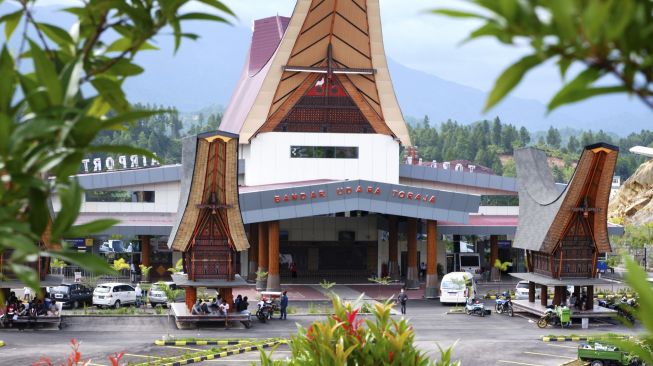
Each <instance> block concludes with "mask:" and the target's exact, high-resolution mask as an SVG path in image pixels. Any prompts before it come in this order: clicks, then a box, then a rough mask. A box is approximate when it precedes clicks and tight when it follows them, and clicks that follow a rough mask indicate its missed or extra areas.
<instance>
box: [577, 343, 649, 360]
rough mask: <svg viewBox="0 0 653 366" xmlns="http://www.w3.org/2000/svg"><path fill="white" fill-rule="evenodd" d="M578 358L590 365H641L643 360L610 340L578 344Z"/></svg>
mask: <svg viewBox="0 0 653 366" xmlns="http://www.w3.org/2000/svg"><path fill="white" fill-rule="evenodd" d="M578 358H579V359H581V360H582V361H584V362H588V363H589V364H590V366H612V365H624V366H640V365H642V362H641V361H640V360H639V359H637V357H633V356H631V355H630V354H629V353H628V352H624V351H622V350H620V349H619V348H618V347H617V346H615V345H613V344H610V343H608V342H604V341H602V342H588V343H583V344H581V345H579V346H578Z"/></svg>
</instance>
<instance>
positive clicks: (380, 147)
mask: <svg viewBox="0 0 653 366" xmlns="http://www.w3.org/2000/svg"><path fill="white" fill-rule="evenodd" d="M290 146H357V147H358V159H314V158H290ZM241 147H242V146H241ZM242 157H243V158H244V159H246V162H245V185H248V186H256V185H263V184H273V183H285V182H297V181H305V180H314V179H334V180H344V179H352V180H353V179H366V180H372V181H378V182H385V183H395V184H396V183H398V182H399V143H398V142H397V141H395V140H394V139H393V138H392V137H390V136H386V135H379V134H350V133H301V132H267V133H262V134H259V135H257V136H256V137H255V138H254V139H253V140H252V141H251V144H250V146H249V148H247V149H246V150H243V151H242Z"/></svg>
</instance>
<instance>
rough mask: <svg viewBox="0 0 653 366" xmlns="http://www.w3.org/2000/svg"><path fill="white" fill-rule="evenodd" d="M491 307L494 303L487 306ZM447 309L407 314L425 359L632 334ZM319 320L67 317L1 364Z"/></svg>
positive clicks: (524, 360) (508, 357) (23, 335)
mask: <svg viewBox="0 0 653 366" xmlns="http://www.w3.org/2000/svg"><path fill="white" fill-rule="evenodd" d="M487 306H489V307H492V306H493V302H492V301H487ZM450 308H451V307H450V306H442V305H440V303H439V302H438V301H427V300H411V301H410V302H409V304H408V314H407V315H406V316H407V318H408V319H409V321H410V323H411V324H412V325H413V327H414V329H415V334H416V342H417V345H418V347H420V348H421V349H422V350H424V351H425V352H426V353H427V354H428V355H429V356H430V357H432V358H437V357H438V355H439V351H438V345H439V346H441V347H443V348H446V347H449V346H452V345H455V346H454V357H455V358H456V359H460V360H461V361H462V364H463V365H504V366H505V365H523V366H549V365H551V366H553V365H560V364H562V363H565V362H567V361H570V360H572V359H574V358H575V354H576V347H577V343H573V342H570V343H545V342H543V341H542V340H541V338H542V336H547V335H551V334H555V335H570V334H576V335H577V334H582V335H591V334H601V333H607V332H612V333H628V334H632V333H633V332H634V331H636V330H631V329H628V328H625V327H624V326H622V325H614V324H612V323H610V322H606V321H600V322H592V323H591V324H590V328H589V329H580V324H575V325H574V326H573V327H572V328H571V329H564V330H562V329H560V328H551V327H548V328H546V329H539V328H537V326H536V324H535V322H534V318H531V317H530V316H527V315H525V314H516V315H515V316H514V317H512V318H510V317H508V316H506V315H500V314H495V313H493V314H492V315H491V316H486V317H484V318H481V317H477V316H468V315H464V314H448V310H449V309H450ZM319 318H321V316H313V315H305V316H295V317H293V316H289V319H288V320H287V321H282V320H276V319H275V320H272V321H269V322H267V323H265V324H263V323H259V322H257V321H255V322H254V323H253V326H252V328H251V329H244V328H242V327H238V328H231V329H228V330H225V329H224V328H223V327H221V326H219V327H214V328H201V329H192V330H178V329H176V327H175V326H174V322H168V320H167V319H166V318H161V317H158V318H156V317H123V318H113V317H108V318H107V317H77V318H70V319H65V321H64V328H63V329H62V330H25V331H18V330H13V329H12V330H0V340H3V341H5V343H6V346H5V347H1V348H0V365H31V364H32V363H33V362H34V361H37V360H38V359H39V358H40V357H43V356H45V357H50V358H52V359H54V360H63V359H64V358H65V357H66V355H67V354H68V353H69V350H70V348H69V347H68V342H69V341H70V339H72V338H76V339H77V340H78V341H79V342H80V343H81V348H80V350H81V352H82V357H83V358H84V359H89V358H90V359H91V366H98V365H109V362H108V361H107V356H108V355H111V354H113V353H115V352H125V353H126V354H127V355H126V356H125V359H126V360H128V361H130V362H145V361H147V360H148V359H157V358H159V357H164V356H167V355H175V354H182V353H185V352H193V350H197V349H202V347H193V346H189V347H162V346H156V345H154V341H155V340H157V339H161V338H162V337H164V336H165V337H177V338H182V337H196V338H202V337H210V338H260V339H263V338H270V337H288V336H289V335H291V334H294V333H295V332H296V327H297V326H298V325H299V326H304V327H305V326H307V325H308V324H310V323H311V322H312V321H314V320H316V319H319ZM288 355H289V350H288V347H287V346H282V347H280V348H278V351H277V352H276V354H275V358H285V357H287V356H288ZM258 359H259V355H258V354H257V353H256V352H249V353H244V354H240V355H234V356H229V357H226V358H224V359H220V360H219V361H217V360H214V361H206V362H204V364H215V363H220V364H227V365H243V364H248V365H249V364H251V363H252V362H254V361H256V360H258Z"/></svg>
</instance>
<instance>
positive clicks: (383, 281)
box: [367, 276, 392, 285]
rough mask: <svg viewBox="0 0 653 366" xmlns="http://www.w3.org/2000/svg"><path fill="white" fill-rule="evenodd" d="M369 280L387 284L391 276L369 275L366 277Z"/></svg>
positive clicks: (390, 280)
mask: <svg viewBox="0 0 653 366" xmlns="http://www.w3.org/2000/svg"><path fill="white" fill-rule="evenodd" d="M367 280H368V281H370V282H374V283H377V284H379V285H389V284H390V283H392V277H390V276H386V277H370V278H368V279H367Z"/></svg>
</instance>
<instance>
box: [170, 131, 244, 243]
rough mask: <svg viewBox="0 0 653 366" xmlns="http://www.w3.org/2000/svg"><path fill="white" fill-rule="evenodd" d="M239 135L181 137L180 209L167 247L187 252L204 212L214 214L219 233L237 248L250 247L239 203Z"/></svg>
mask: <svg viewBox="0 0 653 366" xmlns="http://www.w3.org/2000/svg"><path fill="white" fill-rule="evenodd" d="M237 151H238V138H237V136H236V135H233V134H230V133H225V132H221V131H217V132H211V133H205V134H201V135H198V136H190V137H187V138H184V140H183V142H182V161H183V164H182V169H183V172H182V180H181V191H180V195H179V209H180V210H183V213H182V214H180V215H178V216H177V221H176V222H175V224H174V226H173V228H172V231H171V233H170V237H169V239H168V247H170V248H172V249H174V250H178V251H186V250H188V248H189V247H190V246H191V245H192V243H193V240H194V238H195V236H196V235H197V234H198V230H204V228H203V227H201V226H200V225H202V223H204V222H205V221H204V220H205V218H204V216H206V215H213V216H215V217H217V218H218V219H217V222H218V223H219V224H218V226H219V228H220V231H221V234H222V235H224V236H226V237H227V238H228V240H229V242H230V243H231V245H233V247H234V249H236V250H237V251H241V250H245V249H247V248H249V243H248V242H247V237H246V236H245V229H244V227H243V221H242V218H241V216H240V205H239V202H238V169H237V166H238V165H237V164H238V162H237V160H238V159H237V156H238V155H237Z"/></svg>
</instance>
